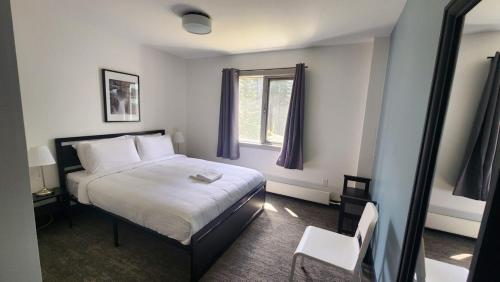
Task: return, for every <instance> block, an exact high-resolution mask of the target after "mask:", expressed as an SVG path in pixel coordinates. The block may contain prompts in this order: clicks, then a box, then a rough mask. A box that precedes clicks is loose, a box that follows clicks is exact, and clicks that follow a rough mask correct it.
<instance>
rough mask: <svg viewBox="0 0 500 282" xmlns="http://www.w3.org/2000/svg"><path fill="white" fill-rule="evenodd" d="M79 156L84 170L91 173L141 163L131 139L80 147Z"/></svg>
mask: <svg viewBox="0 0 500 282" xmlns="http://www.w3.org/2000/svg"><path fill="white" fill-rule="evenodd" d="M78 153H79V154H78V156H79V157H80V154H82V156H83V158H80V162H81V163H82V166H83V168H85V170H86V171H88V172H90V173H95V172H100V171H104V170H108V169H113V168H118V167H121V166H125V165H129V164H133V163H137V162H140V161H141V158H140V157H139V154H137V149H136V148H135V144H134V140H133V139H131V138H119V139H104V140H100V141H98V142H87V143H82V144H79V145H78Z"/></svg>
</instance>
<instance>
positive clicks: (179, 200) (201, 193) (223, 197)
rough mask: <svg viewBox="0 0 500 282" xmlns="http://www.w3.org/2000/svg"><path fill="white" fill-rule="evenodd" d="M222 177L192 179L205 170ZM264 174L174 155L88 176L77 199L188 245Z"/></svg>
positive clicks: (80, 185) (257, 182)
mask: <svg viewBox="0 0 500 282" xmlns="http://www.w3.org/2000/svg"><path fill="white" fill-rule="evenodd" d="M203 169H211V170H217V171H219V172H221V173H222V174H223V176H222V178H221V179H219V180H217V181H215V182H213V183H209V184H208V183H204V182H200V181H197V180H194V179H191V178H189V175H191V174H193V173H195V172H197V171H200V170H203ZM262 181H264V177H263V175H262V174H261V173H259V172H258V171H255V170H253V169H248V168H243V167H239V166H233V165H227V164H222V163H216V162H209V161H205V160H200V159H193V158H187V157H185V156H183V155H174V156H171V157H168V158H164V159H161V160H156V161H147V162H140V163H137V164H134V165H129V166H126V167H122V168H120V169H114V170H111V171H107V172H102V173H97V174H91V175H88V176H86V177H83V178H82V179H81V180H80V182H79V184H78V191H77V193H78V201H79V202H80V203H82V204H91V205H94V206H97V207H99V208H101V209H103V210H106V211H108V212H111V213H113V214H116V215H119V216H121V217H124V218H126V219H128V220H130V221H132V222H134V223H137V224H139V225H142V226H144V227H147V228H149V229H152V230H154V231H156V232H158V233H160V234H162V235H165V236H168V237H170V238H173V239H176V240H178V241H180V242H181V243H182V244H186V245H187V244H189V243H190V239H191V236H192V235H193V234H195V233H196V232H197V231H199V230H200V229H201V228H202V227H203V226H205V225H206V224H208V223H209V222H210V221H212V220H213V219H214V218H216V217H217V216H218V215H220V214H221V213H222V212H224V210H226V209H227V208H229V207H230V206H231V205H233V204H234V203H236V201H238V200H239V199H240V198H242V197H243V196H244V195H245V194H247V193H248V192H250V191H251V190H252V189H253V188H254V187H256V186H257V185H258V184H259V183H261V182H262Z"/></svg>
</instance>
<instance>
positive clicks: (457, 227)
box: [425, 212, 481, 238]
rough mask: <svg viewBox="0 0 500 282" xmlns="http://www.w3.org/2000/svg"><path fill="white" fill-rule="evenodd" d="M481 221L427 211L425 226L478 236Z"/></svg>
mask: <svg viewBox="0 0 500 282" xmlns="http://www.w3.org/2000/svg"><path fill="white" fill-rule="evenodd" d="M480 226H481V222H479V221H472V220H468V219H462V218H457V217H451V216H446V215H442V214H436V213H430V212H429V213H427V219H426V221H425V227H427V228H430V229H436V230H441V231H446V232H449V233H453V234H458V235H462V236H466V237H470V238H477V235H478V234H479V227H480Z"/></svg>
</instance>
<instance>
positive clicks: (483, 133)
mask: <svg viewBox="0 0 500 282" xmlns="http://www.w3.org/2000/svg"><path fill="white" fill-rule="evenodd" d="M499 11H500V1H498V0H483V1H482V2H480V3H479V4H478V5H477V6H476V7H474V9H472V10H471V11H470V12H469V13H468V14H467V15H466V18H465V25H464V30H463V33H462V39H461V43H460V49H459V54H458V59H457V64H456V69H455V76H454V79H453V85H452V89H451V93H450V98H449V102H448V108H447V113H446V119H445V123H444V128H443V133H442V137H441V143H440V146H439V153H438V156H437V163H436V169H435V172H434V180H433V184H432V191H431V199H430V202H429V209H428V212H427V220H426V224H425V226H426V230H425V231H424V236H423V240H422V242H423V241H424V239H425V244H424V243H422V244H423V245H422V246H421V248H420V249H421V252H420V256H419V262H418V263H417V267H416V269H415V280H416V281H466V280H467V275H468V269H469V267H470V264H471V261H472V257H473V253H474V246H475V243H476V239H477V236H478V233H479V227H480V224H481V220H482V218H483V212H484V208H485V201H486V199H487V197H488V192H489V189H490V186H491V185H492V184H491V183H492V181H494V172H495V171H497V170H498V168H500V166H498V160H500V158H496V156H497V155H499V154H497V145H498V140H499V125H500V53H499V51H500V13H499Z"/></svg>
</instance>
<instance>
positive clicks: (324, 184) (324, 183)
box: [323, 178, 328, 187]
mask: <svg viewBox="0 0 500 282" xmlns="http://www.w3.org/2000/svg"><path fill="white" fill-rule="evenodd" d="M323 186H325V187H328V178H323Z"/></svg>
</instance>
